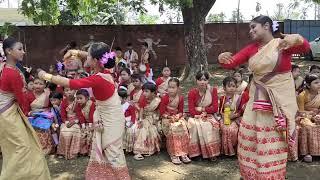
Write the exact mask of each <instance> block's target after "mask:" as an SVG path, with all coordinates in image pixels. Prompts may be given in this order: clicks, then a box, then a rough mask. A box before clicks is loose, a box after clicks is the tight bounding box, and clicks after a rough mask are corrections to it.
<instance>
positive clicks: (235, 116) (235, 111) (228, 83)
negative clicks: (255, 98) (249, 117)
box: [219, 77, 249, 156]
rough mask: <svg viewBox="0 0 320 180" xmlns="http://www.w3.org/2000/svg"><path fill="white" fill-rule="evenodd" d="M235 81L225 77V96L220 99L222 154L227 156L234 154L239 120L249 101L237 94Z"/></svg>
mask: <svg viewBox="0 0 320 180" xmlns="http://www.w3.org/2000/svg"><path fill="white" fill-rule="evenodd" d="M237 82H238V81H237V80H236V79H235V78H233V77H226V78H225V79H224V80H223V89H224V92H225V95H223V96H221V97H220V108H219V110H220V114H221V116H222V120H221V121H220V128H221V132H222V153H223V154H225V155H227V156H233V155H235V154H236V151H237V150H236V149H237V144H238V130H239V127H238V126H239V124H240V118H241V117H242V114H243V112H244V109H245V105H246V103H247V102H248V100H249V96H246V95H243V94H238V92H237ZM243 92H245V91H243Z"/></svg>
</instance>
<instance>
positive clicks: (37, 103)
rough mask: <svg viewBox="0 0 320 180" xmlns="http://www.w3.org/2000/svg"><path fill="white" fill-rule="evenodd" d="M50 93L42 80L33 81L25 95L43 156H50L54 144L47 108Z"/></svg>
mask: <svg viewBox="0 0 320 180" xmlns="http://www.w3.org/2000/svg"><path fill="white" fill-rule="evenodd" d="M49 95H50V91H49V90H48V89H46V83H45V81H44V80H41V79H39V78H36V79H35V80H34V85H33V91H32V92H29V93H27V96H26V98H27V101H28V103H29V110H30V112H29V117H30V118H29V119H30V121H31V124H32V126H33V127H34V128H35V131H36V133H37V135H38V137H39V140H40V143H41V145H42V150H43V152H44V154H46V155H47V154H50V153H52V152H53V150H54V143H53V139H52V136H51V124H52V121H53V116H52V114H51V112H50V108H49Z"/></svg>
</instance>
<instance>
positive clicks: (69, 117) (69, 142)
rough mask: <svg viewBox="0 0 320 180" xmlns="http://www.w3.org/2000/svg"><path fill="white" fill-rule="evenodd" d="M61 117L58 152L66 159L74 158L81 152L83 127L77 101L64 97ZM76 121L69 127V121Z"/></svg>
mask: <svg viewBox="0 0 320 180" xmlns="http://www.w3.org/2000/svg"><path fill="white" fill-rule="evenodd" d="M60 113H61V119H62V124H61V126H60V136H59V144H58V148H57V154H58V155H63V156H64V158H65V159H74V158H76V157H77V156H78V153H80V141H81V129H80V121H79V118H78V117H79V116H80V112H79V109H77V108H76V102H75V101H73V102H69V101H68V99H67V98H64V99H63V100H62V102H61V112H60ZM69 122H70V123H71V122H73V123H75V124H74V125H73V126H71V127H67V124H68V123H69Z"/></svg>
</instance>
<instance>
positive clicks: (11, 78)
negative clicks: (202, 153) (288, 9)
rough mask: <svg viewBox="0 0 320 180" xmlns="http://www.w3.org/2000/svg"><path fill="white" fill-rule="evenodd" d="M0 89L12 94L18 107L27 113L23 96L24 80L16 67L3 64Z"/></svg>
mask: <svg viewBox="0 0 320 180" xmlns="http://www.w3.org/2000/svg"><path fill="white" fill-rule="evenodd" d="M0 90H2V91H5V92H9V93H12V94H14V96H15V99H16V100H17V102H18V104H19V106H20V108H21V109H22V111H23V112H24V113H25V114H28V111H27V110H26V109H27V107H26V106H27V102H26V99H25V98H24V95H25V93H24V82H23V77H22V76H21V74H20V73H19V71H18V69H16V68H14V67H9V66H5V67H4V68H3V70H2V74H1V77H0Z"/></svg>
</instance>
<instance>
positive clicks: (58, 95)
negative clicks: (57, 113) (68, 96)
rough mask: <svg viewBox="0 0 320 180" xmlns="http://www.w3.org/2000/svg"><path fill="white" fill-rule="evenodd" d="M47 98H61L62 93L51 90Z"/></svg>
mask: <svg viewBox="0 0 320 180" xmlns="http://www.w3.org/2000/svg"><path fill="white" fill-rule="evenodd" d="M49 98H50V99H51V98H54V99H60V100H61V99H62V98H63V94H61V93H59V92H51V93H50V95H49Z"/></svg>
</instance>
